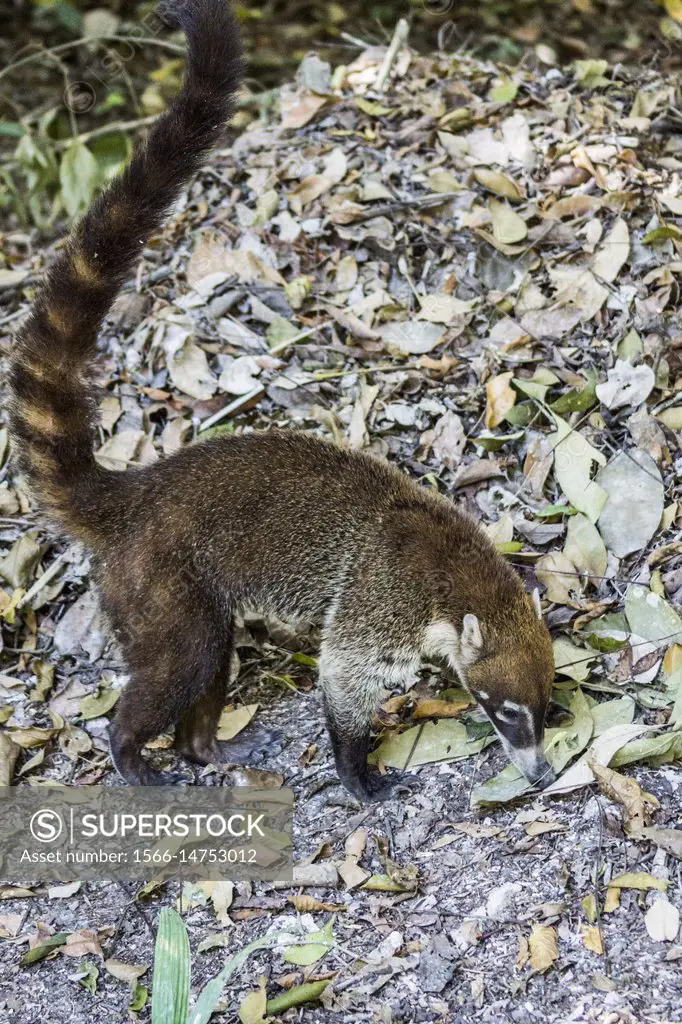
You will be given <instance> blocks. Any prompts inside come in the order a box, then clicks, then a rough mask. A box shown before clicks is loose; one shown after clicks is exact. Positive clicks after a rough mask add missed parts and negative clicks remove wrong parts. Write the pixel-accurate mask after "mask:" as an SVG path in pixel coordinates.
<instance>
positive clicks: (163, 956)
mask: <svg viewBox="0 0 682 1024" xmlns="http://www.w3.org/2000/svg"><path fill="white" fill-rule="evenodd" d="M190 970H191V967H190V953H189V939H188V937H187V929H186V927H185V922H184V921H183V920H182V918H181V917H180V915H179V914H178V913H177V912H176V911H175V910H171V909H170V908H168V907H164V908H163V910H162V911H161V914H160V915H159V930H158V932H157V933H156V945H155V947H154V976H153V979H152V1024H186V1022H187V1007H188V1005H189V980H190Z"/></svg>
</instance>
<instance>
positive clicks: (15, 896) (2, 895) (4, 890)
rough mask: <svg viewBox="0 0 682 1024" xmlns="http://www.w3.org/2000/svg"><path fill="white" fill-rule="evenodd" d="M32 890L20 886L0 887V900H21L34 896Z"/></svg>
mask: <svg viewBox="0 0 682 1024" xmlns="http://www.w3.org/2000/svg"><path fill="white" fill-rule="evenodd" d="M36 895H37V893H35V892H33V890H32V889H25V888H24V887H23V886H21V885H3V886H0V900H23V899H25V898H27V897H28V896H36Z"/></svg>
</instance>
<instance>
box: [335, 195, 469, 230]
mask: <svg viewBox="0 0 682 1024" xmlns="http://www.w3.org/2000/svg"><path fill="white" fill-rule="evenodd" d="M459 195H460V193H459V192H432V193H429V195H427V196H415V197H414V198H411V199H395V200H393V202H390V203H382V204H381V205H377V206H374V207H372V209H371V210H368V211H367V213H363V214H362V215H361V216H360V217H355V218H354V220H353V223H354V224H362V222H363V221H365V220H372V218H373V217H383V216H385V215H386V214H387V213H395V212H396V211H397V210H405V209H410V208H415V207H416V208H417V209H429V208H430V207H432V206H441V204H442V203H447V202H448V201H449V200H450V199H456V198H457V196H459Z"/></svg>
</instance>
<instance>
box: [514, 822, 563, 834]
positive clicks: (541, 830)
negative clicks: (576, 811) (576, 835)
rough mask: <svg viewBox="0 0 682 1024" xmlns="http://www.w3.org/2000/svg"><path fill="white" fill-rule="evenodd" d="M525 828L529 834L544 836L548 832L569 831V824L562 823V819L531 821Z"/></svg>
mask: <svg viewBox="0 0 682 1024" xmlns="http://www.w3.org/2000/svg"><path fill="white" fill-rule="evenodd" d="M524 828H525V830H526V835H528V836H542V835H544V834H545V833H546V832H567V831H568V825H562V824H561V822H560V821H531V822H529V823H528V824H527V825H525V826H524Z"/></svg>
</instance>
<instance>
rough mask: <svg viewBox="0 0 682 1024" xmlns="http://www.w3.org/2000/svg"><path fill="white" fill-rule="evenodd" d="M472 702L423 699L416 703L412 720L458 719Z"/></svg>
mask: <svg viewBox="0 0 682 1024" xmlns="http://www.w3.org/2000/svg"><path fill="white" fill-rule="evenodd" d="M472 703H473V701H472V700H466V699H464V700H436V699H435V698H434V699H429V698H424V699H423V700H419V701H417V706H416V707H415V709H414V711H413V712H412V717H413V718H458V717H459V715H460V714H461V713H462V711H463V710H464V708H468V707H470V706H471V704H472Z"/></svg>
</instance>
